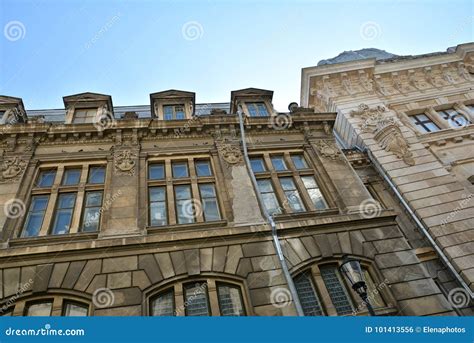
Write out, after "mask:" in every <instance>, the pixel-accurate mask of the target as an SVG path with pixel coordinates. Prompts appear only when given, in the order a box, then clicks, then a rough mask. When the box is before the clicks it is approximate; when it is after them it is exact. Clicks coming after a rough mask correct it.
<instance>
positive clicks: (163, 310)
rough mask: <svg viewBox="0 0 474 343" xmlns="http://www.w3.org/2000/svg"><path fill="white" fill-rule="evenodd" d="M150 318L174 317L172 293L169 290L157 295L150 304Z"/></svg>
mask: <svg viewBox="0 0 474 343" xmlns="http://www.w3.org/2000/svg"><path fill="white" fill-rule="evenodd" d="M151 315H152V316H174V315H175V312H174V292H173V290H170V291H168V292H166V293H163V294H160V295H158V296H157V297H156V298H155V299H154V300H153V301H152V302H151Z"/></svg>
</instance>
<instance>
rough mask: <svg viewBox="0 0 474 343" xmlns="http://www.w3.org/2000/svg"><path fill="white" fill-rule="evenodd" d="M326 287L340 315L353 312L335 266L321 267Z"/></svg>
mask: <svg viewBox="0 0 474 343" xmlns="http://www.w3.org/2000/svg"><path fill="white" fill-rule="evenodd" d="M319 269H320V271H321V276H322V278H323V281H324V284H325V285H326V289H327V291H328V292H329V296H330V297H331V301H332V303H333V305H334V307H335V308H336V312H337V314H338V315H344V314H349V313H352V305H351V302H350V300H349V296H348V295H347V292H346V289H345V287H344V285H343V284H342V282H341V279H340V277H339V272H338V271H337V269H336V267H334V266H324V267H321V268H319Z"/></svg>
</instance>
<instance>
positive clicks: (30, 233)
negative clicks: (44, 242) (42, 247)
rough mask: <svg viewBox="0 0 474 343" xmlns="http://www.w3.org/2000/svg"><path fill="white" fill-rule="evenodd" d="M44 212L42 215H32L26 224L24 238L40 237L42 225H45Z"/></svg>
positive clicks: (29, 215)
mask: <svg viewBox="0 0 474 343" xmlns="http://www.w3.org/2000/svg"><path fill="white" fill-rule="evenodd" d="M43 216H44V212H41V213H30V214H28V217H27V219H26V222H25V226H24V228H23V233H22V235H21V236H22V237H34V236H38V234H39V232H40V230H41V225H42V224H43Z"/></svg>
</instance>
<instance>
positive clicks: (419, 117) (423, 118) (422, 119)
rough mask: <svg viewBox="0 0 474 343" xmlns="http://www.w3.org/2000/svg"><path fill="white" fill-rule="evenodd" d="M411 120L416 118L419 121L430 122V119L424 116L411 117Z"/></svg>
mask: <svg viewBox="0 0 474 343" xmlns="http://www.w3.org/2000/svg"><path fill="white" fill-rule="evenodd" d="M413 118H417V119H418V120H419V121H431V119H430V118H428V117H427V116H426V114H417V115H415V116H413Z"/></svg>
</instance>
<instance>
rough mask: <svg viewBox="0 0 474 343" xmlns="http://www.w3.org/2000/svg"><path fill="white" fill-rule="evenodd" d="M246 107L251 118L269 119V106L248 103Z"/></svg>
mask: <svg viewBox="0 0 474 343" xmlns="http://www.w3.org/2000/svg"><path fill="white" fill-rule="evenodd" d="M245 105H246V106H247V109H248V111H249V115H250V116H251V117H268V110H267V106H265V103H264V102H246V103H245Z"/></svg>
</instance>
